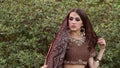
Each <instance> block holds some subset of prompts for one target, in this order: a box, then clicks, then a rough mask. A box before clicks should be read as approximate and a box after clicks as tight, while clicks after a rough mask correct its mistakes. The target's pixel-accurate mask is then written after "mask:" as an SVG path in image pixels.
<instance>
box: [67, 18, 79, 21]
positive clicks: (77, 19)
mask: <svg viewBox="0 0 120 68" xmlns="http://www.w3.org/2000/svg"><path fill="white" fill-rule="evenodd" d="M69 20H71V21H72V20H73V18H69ZM75 20H76V21H80V19H79V18H75Z"/></svg>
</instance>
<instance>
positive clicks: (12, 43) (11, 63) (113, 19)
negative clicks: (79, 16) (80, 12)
mask: <svg viewBox="0 0 120 68" xmlns="http://www.w3.org/2000/svg"><path fill="white" fill-rule="evenodd" d="M73 8H82V9H84V10H85V11H86V13H87V14H88V15H89V18H90V20H91V23H92V25H93V27H94V29H95V31H96V33H97V34H98V36H100V37H103V38H105V39H106V42H107V49H106V52H105V54H104V57H103V60H102V61H101V64H100V68H119V67H120V59H119V57H120V54H119V53H120V50H119V49H120V41H119V40H120V36H119V33H120V28H119V27H120V19H119V18H120V10H119V9H120V2H119V1H113V0H106V1H104V0H100V1H99V0H86V1H85V0H83V1H82V0H81V1H79V0H78V1H77V0H70V1H61V2H60V1H55V0H54V1H52V0H49V1H48V0H1V1H0V67H1V68H40V67H41V65H43V63H44V59H45V56H46V54H47V51H48V48H49V45H50V43H51V41H52V40H53V38H54V37H55V34H56V32H57V30H58V28H59V26H60V24H61V22H62V20H63V19H64V17H65V16H66V14H67V12H68V11H69V10H71V9H73Z"/></svg>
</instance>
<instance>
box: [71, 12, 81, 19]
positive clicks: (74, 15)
mask: <svg viewBox="0 0 120 68" xmlns="http://www.w3.org/2000/svg"><path fill="white" fill-rule="evenodd" d="M69 17H79V18H80V16H79V15H78V14H77V13H76V12H71V13H70V15H69Z"/></svg>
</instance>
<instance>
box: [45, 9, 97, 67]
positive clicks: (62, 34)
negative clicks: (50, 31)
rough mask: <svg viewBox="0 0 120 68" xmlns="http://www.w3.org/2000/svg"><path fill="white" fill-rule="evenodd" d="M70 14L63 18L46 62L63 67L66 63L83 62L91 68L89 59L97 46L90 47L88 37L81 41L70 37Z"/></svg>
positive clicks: (52, 65)
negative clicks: (68, 19)
mask: <svg viewBox="0 0 120 68" xmlns="http://www.w3.org/2000/svg"><path fill="white" fill-rule="evenodd" d="M70 12H71V11H70ZM70 12H69V13H70ZM69 13H68V14H69ZM68 16H69V15H67V16H66V18H65V19H64V20H63V22H62V24H61V26H60V29H59V30H58V32H57V34H56V37H55V39H54V41H53V42H52V44H51V46H50V48H49V51H48V54H47V56H46V60H45V63H44V64H46V65H47V66H48V68H63V66H64V64H83V65H86V68H89V66H88V59H89V57H91V56H94V52H95V51H94V50H95V48H94V47H90V46H89V44H90V41H88V40H86V39H84V40H83V42H82V41H81V43H79V42H77V41H74V40H71V39H70V36H69V34H68V24H67V22H68V21H67V18H68ZM73 41H74V42H73Z"/></svg>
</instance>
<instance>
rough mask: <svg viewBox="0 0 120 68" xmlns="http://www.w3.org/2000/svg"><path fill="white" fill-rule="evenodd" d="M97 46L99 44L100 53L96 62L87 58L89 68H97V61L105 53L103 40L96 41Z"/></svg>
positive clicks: (91, 58)
mask: <svg viewBox="0 0 120 68" xmlns="http://www.w3.org/2000/svg"><path fill="white" fill-rule="evenodd" d="M97 43H98V44H100V51H99V53H98V56H97V60H96V61H95V60H94V58H93V57H90V58H89V66H90V68H97V67H98V66H99V61H100V60H101V59H102V56H103V53H104V51H105V47H106V42H105V40H104V39H103V38H99V39H98V42H97Z"/></svg>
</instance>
